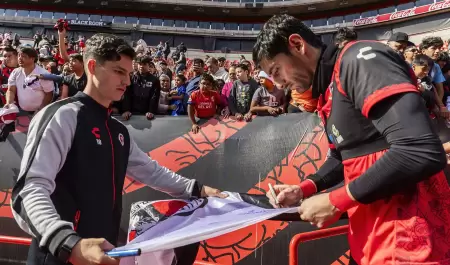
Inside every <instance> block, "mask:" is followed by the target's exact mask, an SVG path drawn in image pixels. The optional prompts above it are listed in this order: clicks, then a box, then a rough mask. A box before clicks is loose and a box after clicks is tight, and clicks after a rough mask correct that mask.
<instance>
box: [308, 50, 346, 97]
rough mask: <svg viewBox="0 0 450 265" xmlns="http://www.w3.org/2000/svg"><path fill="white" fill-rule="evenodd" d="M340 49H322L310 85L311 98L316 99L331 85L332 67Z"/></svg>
mask: <svg viewBox="0 0 450 265" xmlns="http://www.w3.org/2000/svg"><path fill="white" fill-rule="evenodd" d="M340 51H341V49H339V48H338V47H337V45H328V46H324V47H323V48H322V51H321V53H320V58H319V62H318V63H317V68H316V72H315V74H314V79H313V83H312V96H313V98H318V97H319V96H320V95H321V94H324V93H325V91H326V90H327V88H328V86H329V85H330V83H331V78H332V76H333V70H334V65H335V64H336V60H337V58H338V55H339V53H340Z"/></svg>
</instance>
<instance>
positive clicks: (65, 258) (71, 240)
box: [58, 234, 81, 263]
mask: <svg viewBox="0 0 450 265" xmlns="http://www.w3.org/2000/svg"><path fill="white" fill-rule="evenodd" d="M80 240H81V237H79V236H78V235H76V234H72V235H70V236H68V237H67V238H66V240H65V241H64V243H63V244H62V245H61V246H60V248H59V251H58V259H59V260H61V261H62V262H64V263H68V262H69V258H70V255H71V254H72V249H73V248H74V247H75V245H76V244H78V242H79V241H80Z"/></svg>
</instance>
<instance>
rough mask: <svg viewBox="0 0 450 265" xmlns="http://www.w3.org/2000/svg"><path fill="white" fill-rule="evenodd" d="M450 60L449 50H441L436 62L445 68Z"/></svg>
mask: <svg viewBox="0 0 450 265" xmlns="http://www.w3.org/2000/svg"><path fill="white" fill-rule="evenodd" d="M449 61H450V57H449V55H448V52H444V51H442V52H440V53H439V55H438V58H437V60H436V63H437V64H438V65H439V67H441V70H442V68H444V66H445V65H447V64H448V63H449Z"/></svg>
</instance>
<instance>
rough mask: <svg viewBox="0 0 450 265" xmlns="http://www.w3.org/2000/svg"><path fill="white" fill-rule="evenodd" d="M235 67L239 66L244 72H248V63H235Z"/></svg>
mask: <svg viewBox="0 0 450 265" xmlns="http://www.w3.org/2000/svg"><path fill="white" fill-rule="evenodd" d="M236 68H241V69H242V70H243V71H244V72H245V71H247V72H249V71H250V69H248V65H246V64H244V63H240V64H238V65H236Z"/></svg>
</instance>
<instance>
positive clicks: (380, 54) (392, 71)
mask: <svg viewBox="0 0 450 265" xmlns="http://www.w3.org/2000/svg"><path fill="white" fill-rule="evenodd" d="M334 76H335V79H334V81H335V84H336V87H337V89H338V90H339V92H341V93H342V94H344V95H345V96H347V97H348V98H349V99H350V100H351V101H352V102H353V103H354V105H355V107H356V108H357V109H359V110H360V111H361V113H362V114H363V115H364V116H365V117H368V116H369V112H370V110H371V109H372V108H373V106H375V105H376V104H377V103H378V102H380V101H382V100H384V99H386V98H388V97H391V96H393V95H396V94H400V93H407V92H414V93H419V91H418V89H417V79H416V78H415V76H414V73H413V72H412V69H411V67H410V66H409V65H408V64H407V63H406V62H405V60H403V58H401V57H400V56H399V55H398V54H397V53H396V52H395V51H394V50H392V49H391V48H389V47H388V46H387V45H385V44H383V43H379V42H373V41H358V42H354V43H351V44H349V45H347V46H346V47H345V48H344V50H343V51H342V52H341V54H340V56H339V58H338V61H337V62H336V68H335V72H334Z"/></svg>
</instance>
